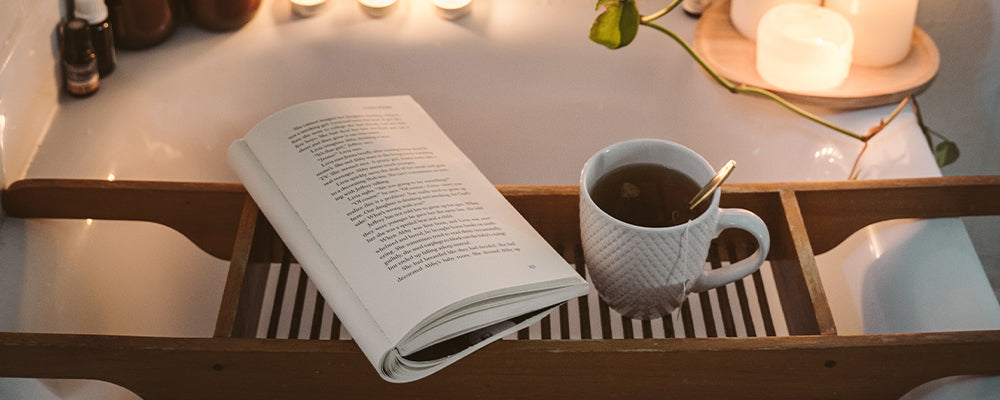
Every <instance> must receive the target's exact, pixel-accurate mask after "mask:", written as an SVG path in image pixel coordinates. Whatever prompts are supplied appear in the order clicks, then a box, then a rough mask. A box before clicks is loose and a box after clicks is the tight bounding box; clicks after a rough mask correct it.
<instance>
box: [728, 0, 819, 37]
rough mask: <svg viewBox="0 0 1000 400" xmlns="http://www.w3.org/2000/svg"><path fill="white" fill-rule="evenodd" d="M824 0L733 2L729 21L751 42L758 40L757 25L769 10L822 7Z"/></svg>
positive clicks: (746, 0) (734, 0) (740, 0)
mask: <svg viewBox="0 0 1000 400" xmlns="http://www.w3.org/2000/svg"><path fill="white" fill-rule="evenodd" d="M821 2H822V0H733V1H732V3H730V5H729V20H730V22H732V23H733V27H735V28H736V30H737V31H738V32H739V33H740V34H742V35H743V36H746V37H747V38H749V39H750V40H757V23H758V22H760V17H762V16H764V13H766V12H767V11H768V10H770V9H772V8H774V7H775V6H779V5H782V4H789V3H796V4H811V5H814V6H818V5H820V3H821Z"/></svg>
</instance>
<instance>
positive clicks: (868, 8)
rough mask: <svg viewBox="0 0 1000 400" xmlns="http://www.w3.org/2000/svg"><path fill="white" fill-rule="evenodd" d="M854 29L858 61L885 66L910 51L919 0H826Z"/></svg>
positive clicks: (856, 61)
mask: <svg viewBox="0 0 1000 400" xmlns="http://www.w3.org/2000/svg"><path fill="white" fill-rule="evenodd" d="M825 6H826V7H827V8H829V9H831V10H835V11H837V12H838V13H840V15H843V16H844V17H845V18H847V21H849V22H850V23H851V28H852V29H854V63H855V64H857V65H864V66H869V67H885V66H889V65H892V64H895V63H898V62H900V61H902V60H903V59H904V58H906V55H907V54H909V52H910V43H911V42H912V41H913V23H914V21H915V20H916V18H917V0H826V3H825Z"/></svg>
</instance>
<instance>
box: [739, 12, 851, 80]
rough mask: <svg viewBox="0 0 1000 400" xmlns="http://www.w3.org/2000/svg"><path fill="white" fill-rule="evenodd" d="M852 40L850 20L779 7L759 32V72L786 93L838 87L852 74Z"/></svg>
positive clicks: (831, 14) (763, 22)
mask: <svg viewBox="0 0 1000 400" xmlns="http://www.w3.org/2000/svg"><path fill="white" fill-rule="evenodd" d="M853 36H854V35H853V33H852V31H851V25H850V24H849V23H848V22H847V20H846V19H844V17H842V16H841V15H840V14H837V13H836V12H834V11H832V10H828V9H825V8H822V7H819V6H813V5H806V4H783V5H780V6H777V7H775V8H772V9H771V10H770V11H768V12H767V13H765V14H764V16H763V17H761V19H760V24H759V25H758V27H757V72H758V73H759V74H760V76H761V77H762V78H764V80H765V81H767V82H768V83H770V84H772V85H774V86H776V87H778V88H779V89H782V90H786V91H798V92H802V91H806V92H808V91H815V90H827V89H832V88H835V87H837V86H838V85H840V84H841V83H843V82H844V79H846V78H847V74H848V72H849V71H850V69H851V48H852V45H853V42H854V37H853Z"/></svg>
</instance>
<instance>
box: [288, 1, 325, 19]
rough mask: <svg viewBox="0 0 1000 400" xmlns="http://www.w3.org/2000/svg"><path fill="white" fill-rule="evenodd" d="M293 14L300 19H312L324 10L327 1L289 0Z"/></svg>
mask: <svg viewBox="0 0 1000 400" xmlns="http://www.w3.org/2000/svg"><path fill="white" fill-rule="evenodd" d="M289 2H290V3H292V12H294V13H295V14H296V15H298V16H300V17H311V16H313V15H316V13H318V12H319V11H320V10H322V9H323V5H324V4H326V0H289Z"/></svg>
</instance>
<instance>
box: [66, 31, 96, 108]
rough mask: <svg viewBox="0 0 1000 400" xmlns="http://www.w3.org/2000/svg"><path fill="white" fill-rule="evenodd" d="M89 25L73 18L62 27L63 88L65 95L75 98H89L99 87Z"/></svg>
mask: <svg viewBox="0 0 1000 400" xmlns="http://www.w3.org/2000/svg"><path fill="white" fill-rule="evenodd" d="M89 25H90V24H89V23H88V22H87V21H86V20H84V19H80V18H73V19H71V20H69V21H68V22H66V23H65V24H64V25H63V27H62V33H63V45H62V55H61V57H62V71H63V86H64V87H65V88H66V92H67V93H69V94H70V95H73V96H76V97H87V96H90V95H92V94H94V93H95V92H97V88H98V87H99V85H100V74H99V73H98V71H97V55H96V54H94V45H93V44H91V41H90V29H89Z"/></svg>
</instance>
